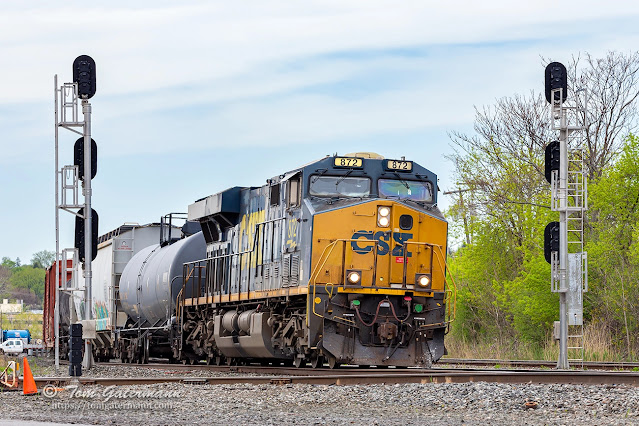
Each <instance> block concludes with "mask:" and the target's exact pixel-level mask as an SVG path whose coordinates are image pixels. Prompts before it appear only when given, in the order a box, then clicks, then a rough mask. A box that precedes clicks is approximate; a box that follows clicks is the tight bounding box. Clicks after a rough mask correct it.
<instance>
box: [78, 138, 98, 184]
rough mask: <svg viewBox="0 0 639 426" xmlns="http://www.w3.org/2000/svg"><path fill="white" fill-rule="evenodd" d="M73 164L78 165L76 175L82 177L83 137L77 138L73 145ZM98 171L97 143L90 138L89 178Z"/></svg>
mask: <svg viewBox="0 0 639 426" xmlns="http://www.w3.org/2000/svg"><path fill="white" fill-rule="evenodd" d="M73 164H74V165H76V166H78V177H79V178H80V179H83V178H84V138H79V139H78V140H77V141H75V144H74V145H73ZM97 172H98V145H97V144H96V143H95V141H94V140H93V139H91V179H93V178H94V177H95V174H96V173H97Z"/></svg>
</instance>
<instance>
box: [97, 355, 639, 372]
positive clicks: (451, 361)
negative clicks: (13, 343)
mask: <svg viewBox="0 0 639 426" xmlns="http://www.w3.org/2000/svg"><path fill="white" fill-rule="evenodd" d="M97 365H103V366H130V367H142V368H145V367H146V368H159V369H176V370H177V369H187V370H189V369H190V370H194V369H205V370H213V371H229V369H230V371H234V369H237V368H240V367H233V366H231V367H229V366H215V365H205V364H195V365H183V364H166V363H150V364H124V363H119V362H101V363H97ZM447 365H454V366H457V367H455V369H463V368H466V369H473V370H474V368H473V367H492V368H508V369H512V368H523V369H531V368H541V369H546V368H550V369H554V368H555V367H556V365H557V362H556V361H533V360H503V359H463V358H442V359H441V360H439V362H438V363H437V364H436V365H435V366H434V367H433V368H432V369H423V368H418V367H410V368H408V369H398V368H392V367H391V368H390V369H391V370H401V371H406V370H410V371H412V370H416V369H418V370H426V371H430V370H439V369H448V368H445V367H444V366H447ZM574 366H575V368H580V367H581V366H582V363H578V364H574ZM242 368H244V366H243V367H242ZM259 368H260V369H269V368H270V369H272V370H273V371H275V372H274V373H273V374H285V373H278V371H284V370H286V371H301V372H309V371H314V370H313V369H311V368H310V367H309V368H301V369H291V368H288V367H264V366H261V367H259ZM348 369H355V370H358V371H389V370H388V369H387V368H379V367H372V368H369V369H365V370H362V369H360V368H359V367H357V366H349V365H345V366H342V367H340V368H339V370H333V371H344V370H348ZM583 369H584V370H631V371H639V363H636V362H594V361H584V362H583Z"/></svg>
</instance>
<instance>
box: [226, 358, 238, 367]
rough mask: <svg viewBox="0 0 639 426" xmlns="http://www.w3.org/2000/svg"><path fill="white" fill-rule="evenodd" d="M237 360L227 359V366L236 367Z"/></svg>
mask: <svg viewBox="0 0 639 426" xmlns="http://www.w3.org/2000/svg"><path fill="white" fill-rule="evenodd" d="M235 364H236V362H235V358H226V365H228V366H231V365H235Z"/></svg>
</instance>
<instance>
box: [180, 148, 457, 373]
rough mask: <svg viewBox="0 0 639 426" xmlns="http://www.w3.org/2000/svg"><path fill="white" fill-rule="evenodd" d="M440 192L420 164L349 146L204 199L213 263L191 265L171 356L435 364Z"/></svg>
mask: <svg viewBox="0 0 639 426" xmlns="http://www.w3.org/2000/svg"><path fill="white" fill-rule="evenodd" d="M436 188H437V177H436V175H435V174H434V173H432V172H431V171H429V170H427V169H425V168H424V167H422V166H420V165H419V164H417V163H416V162H413V161H409V160H406V159H404V158H402V159H400V160H392V159H385V158H383V157H381V156H380V155H377V154H374V153H355V154H348V155H344V156H337V155H336V156H327V157H326V158H323V159H321V160H319V161H315V162H313V163H310V164H308V165H305V166H303V167H299V168H297V169H294V170H291V171H289V172H287V173H284V174H281V175H278V176H275V177H273V178H271V179H269V180H268V181H267V184H266V185H264V186H261V187H234V188H230V189H227V190H226V191H222V192H220V193H217V194H214V195H211V196H208V197H206V198H202V199H200V200H197V201H196V202H195V203H193V204H192V205H190V206H189V209H188V217H189V220H197V221H199V222H200V224H201V227H202V231H203V238H204V240H205V242H206V258H205V259H202V260H198V261H193V262H187V263H185V265H184V268H185V270H184V273H183V274H182V276H183V277H184V278H185V279H184V282H183V285H182V288H181V290H180V292H179V294H178V297H177V301H176V303H177V304H176V318H175V321H174V323H173V324H172V326H173V329H174V332H173V334H172V342H171V346H172V348H173V356H174V358H176V359H182V360H183V361H184V362H196V361H199V360H202V359H206V360H207V362H209V363H217V364H220V363H223V362H225V363H228V364H233V363H238V362H247V361H261V362H285V363H292V364H294V365H296V366H298V367H301V366H304V365H306V364H307V363H310V364H311V365H312V366H313V367H318V366H321V365H323V364H324V362H328V365H329V366H330V367H336V366H338V365H340V364H341V363H351V364H359V365H362V366H369V365H377V366H390V365H395V366H404V367H405V366H430V365H431V363H432V362H435V361H437V360H438V359H439V358H440V357H441V356H442V355H444V353H445V347H444V334H445V332H446V330H447V325H448V322H449V318H450V317H449V314H450V310H451V307H452V303H451V300H453V287H452V286H451V285H449V283H448V282H447V273H446V244H447V229H448V228H447V222H446V220H445V219H444V217H443V215H442V214H441V212H440V211H439V209H438V208H437V192H436Z"/></svg>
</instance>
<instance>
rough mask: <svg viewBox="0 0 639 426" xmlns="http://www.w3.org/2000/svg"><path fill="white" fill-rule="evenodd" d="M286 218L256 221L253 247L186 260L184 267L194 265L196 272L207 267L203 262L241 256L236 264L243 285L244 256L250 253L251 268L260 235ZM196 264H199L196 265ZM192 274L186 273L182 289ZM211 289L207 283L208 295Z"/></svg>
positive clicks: (193, 270) (193, 269) (211, 291)
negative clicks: (271, 224) (269, 225)
mask: <svg viewBox="0 0 639 426" xmlns="http://www.w3.org/2000/svg"><path fill="white" fill-rule="evenodd" d="M286 219H287V217H286V216H284V217H278V218H275V219H269V220H265V221H262V222H259V223H256V224H255V228H254V232H253V242H252V244H251V247H250V248H248V249H246V250H243V251H240V252H237V253H224V254H218V255H215V256H210V257H206V258H203V259H199V260H193V261H190V262H185V263H184V264H183V267H184V269H185V270H187V268H188V267H189V266H191V265H193V268H192V269H191V271H192V273H194V272H195V268H206V266H201V265H200V264H201V263H202V262H209V261H219V260H221V259H227V258H233V257H239V259H240V261H239V262H238V265H237V266H236V268H238V274H239V275H238V282H239V283H240V285H241V280H242V256H244V255H246V254H248V255H249V268H248V269H249V270H250V265H251V264H252V256H253V254H254V253H255V252H256V250H257V248H258V241H259V240H260V236H261V234H262V233H263V232H264V228H265V227H266V225H267V224H269V223H275V222H277V221H282V220H286ZM196 264H198V265H196ZM263 265H264V259H262V264H261V266H263ZM257 266H258V265H257V262H256V268H255V271H256V272H255V274H256V275H255V276H257ZM249 274H250V271H249ZM191 275H192V274H190V275H188V277H187V276H186V274H185V275H184V276H185V279H184V280H183V282H182V289H183V290H184V288H185V287H186V284H187V282H188V280H189V279H191ZM201 275H202V274H199V280H198V282H200V280H201ZM207 281H208V279H207ZM193 285H194V283H191V286H192V287H193ZM200 287H201V286H198V290H199V289H200ZM248 287H249V288H250V275H249V283H248ZM191 290H193V288H191ZM209 290H210V293H211V294H212V293H214V291H213V289H212V288H210V289H209V285H208V283H207V285H206V290H205V291H206V295H207V296H208V295H209ZM192 293H193V292H192ZM182 296H183V299H184V294H183V295H182ZM199 296H200V295H199V291H198V297H199Z"/></svg>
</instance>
